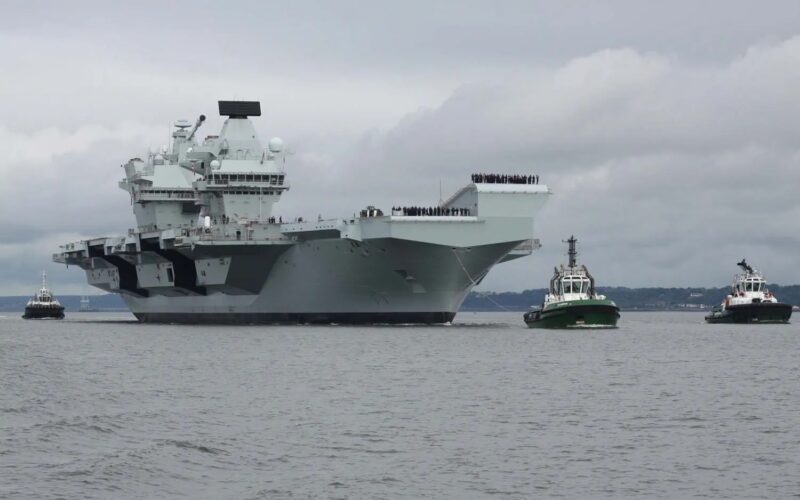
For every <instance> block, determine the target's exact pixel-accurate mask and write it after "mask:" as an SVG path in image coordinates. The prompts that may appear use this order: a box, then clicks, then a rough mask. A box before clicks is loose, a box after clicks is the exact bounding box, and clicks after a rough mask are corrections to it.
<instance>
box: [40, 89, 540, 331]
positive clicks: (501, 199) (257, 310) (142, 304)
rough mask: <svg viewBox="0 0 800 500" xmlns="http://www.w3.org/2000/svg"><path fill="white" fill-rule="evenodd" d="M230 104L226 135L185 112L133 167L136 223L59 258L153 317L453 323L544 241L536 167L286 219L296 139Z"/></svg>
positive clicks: (225, 110)
mask: <svg viewBox="0 0 800 500" xmlns="http://www.w3.org/2000/svg"><path fill="white" fill-rule="evenodd" d="M219 112H220V115H222V116H226V117H227V119H226V120H225V122H224V125H223V127H222V130H221V132H220V133H219V135H210V136H207V137H206V138H205V140H203V141H202V142H198V141H197V140H196V134H197V131H198V129H199V128H200V126H201V125H202V124H203V122H204V121H205V116H203V115H201V116H200V117H199V118H198V119H197V120H196V121H195V123H194V124H191V123H190V122H188V121H185V120H181V121H178V122H177V123H176V124H175V128H174V130H173V132H172V144H171V146H170V147H164V148H162V150H161V151H160V152H158V153H151V154H149V155H148V156H147V157H146V158H145V159H140V158H133V159H131V160H129V161H128V162H127V163H125V164H124V165H123V167H124V170H125V178H124V179H123V180H122V181H121V182H120V187H121V188H122V189H124V190H125V191H127V192H128V193H129V195H130V197H131V203H132V206H133V212H134V215H135V216H136V221H137V227H136V228H134V229H130V230H128V232H127V234H125V235H122V236H116V237H103V238H94V239H88V240H82V241H77V242H73V243H69V244H66V245H63V246H62V247H61V251H60V252H59V253H57V254H55V255H54V256H53V259H54V260H55V261H56V262H60V263H64V264H67V265H76V266H79V267H80V268H82V269H83V270H85V272H86V276H87V279H88V282H89V284H91V285H93V286H95V287H98V288H100V289H102V290H105V291H107V292H112V293H120V294H121V295H122V297H123V299H124V300H125V302H126V303H127V305H128V307H129V308H130V309H131V312H133V314H134V315H135V316H136V317H137V318H138V319H139V320H140V321H145V322H180V323H207V322H212V323H337V322H339V323H444V322H449V321H451V320H452V319H453V317H454V316H455V314H456V311H457V310H458V308H459V306H460V305H461V302H462V301H463V300H464V298H465V296H466V295H467V293H469V291H470V290H471V289H472V287H474V286H475V285H476V284H477V283H479V282H480V281H481V280H482V279H483V278H484V276H485V275H486V274H487V273H488V272H489V270H490V269H491V268H492V267H493V266H494V265H495V264H498V263H501V262H505V261H508V260H512V259H515V258H519V257H523V256H526V255H529V254H530V253H531V252H532V251H533V250H534V249H535V248H537V247H538V241H537V240H535V239H534V238H533V222H534V217H535V215H536V214H537V212H538V211H539V209H540V208H541V206H542V205H543V204H544V202H545V200H546V199H547V197H548V195H549V193H550V191H549V189H548V188H547V186H546V185H542V184H539V183H538V177H537V176H533V175H531V176H521V175H508V176H503V175H491V176H487V175H483V174H480V175H473V176H472V180H473V182H471V183H469V184H467V185H465V186H464V187H462V188H461V189H459V190H458V191H457V192H456V193H455V194H454V195H453V196H451V197H450V198H449V199H448V200H447V201H445V202H442V203H440V204H439V205H438V206H436V207H428V208H422V207H405V208H401V207H393V208H392V209H391V210H388V209H387V210H386V213H384V211H383V210H381V209H379V208H376V207H374V206H369V207H367V208H366V209H363V210H360V211H357V212H358V213H359V214H360V215H359V216H354V217H351V218H340V219H322V218H321V217H318V218H315V220H304V219H303V218H300V217H297V218H294V219H292V220H286V219H285V218H284V217H283V216H282V215H280V216H279V215H277V214H276V212H275V204H276V203H277V202H278V201H279V200H280V198H281V196H283V195H284V194H285V193H286V192H287V191H288V190H289V187H290V185H289V183H288V180H287V175H286V172H285V162H286V155H285V151H284V145H283V141H281V140H280V139H278V138H273V139H271V140H270V141H268V143H267V146H266V147H264V145H263V144H262V142H261V141H260V140H259V139H258V134H257V132H256V130H255V127H254V125H253V122H252V121H251V119H250V117H254V116H260V115H261V109H260V104H259V103H258V102H254V101H245V102H242V101H220V102H219Z"/></svg>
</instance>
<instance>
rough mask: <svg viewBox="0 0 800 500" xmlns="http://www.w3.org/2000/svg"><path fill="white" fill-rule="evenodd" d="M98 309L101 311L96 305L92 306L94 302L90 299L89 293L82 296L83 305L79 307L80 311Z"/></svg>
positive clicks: (95, 310)
mask: <svg viewBox="0 0 800 500" xmlns="http://www.w3.org/2000/svg"><path fill="white" fill-rule="evenodd" d="M97 311H99V309H97V308H96V307H92V303H91V302H90V301H89V297H88V296H87V295H84V296H83V297H81V305H80V307H79V308H78V312H82V313H85V312H97Z"/></svg>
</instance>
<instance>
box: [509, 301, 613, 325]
mask: <svg viewBox="0 0 800 500" xmlns="http://www.w3.org/2000/svg"><path fill="white" fill-rule="evenodd" d="M619 317H620V315H619V307H617V305H616V304H614V302H612V301H610V300H575V301H567V302H557V303H555V304H548V305H547V306H546V307H545V308H544V309H542V310H536V311H531V312H528V313H526V314H525V316H523V318H524V320H525V323H526V324H527V325H528V327H529V328H616V326H617V321H618V320H619Z"/></svg>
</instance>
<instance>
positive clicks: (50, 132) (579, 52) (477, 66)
mask: <svg viewBox="0 0 800 500" xmlns="http://www.w3.org/2000/svg"><path fill="white" fill-rule="evenodd" d="M753 5H754V4H752V3H751V2H716V1H715V2H703V3H702V4H697V3H696V2H669V3H666V2H665V3H663V4H653V3H652V2H648V3H642V2H612V3H607V4H603V5H601V4H599V3H597V2H585V3H581V2H577V3H572V2H571V3H569V4H563V3H561V4H558V3H551V2H518V3H515V2H503V3H500V4H498V3H496V2H494V3H490V2H466V3H465V2H459V3H457V4H447V3H436V4H430V3H429V2H427V3H423V2H404V3H403V4H397V5H393V6H387V5H385V4H364V3H363V2H359V3H356V2H344V3H341V2H337V3H336V4H333V3H318V4H317V3H305V2H292V3H290V4H274V5H264V4H262V3H260V2H259V3H256V2H243V3H238V4H232V5H226V6H225V7H224V8H219V7H217V6H216V4H212V3H206V4H197V3H194V2H193V3H185V4H182V3H168V4H163V3H153V4H150V5H147V4H135V5H134V4H128V5H111V4H107V3H102V4H101V3H92V2H85V3H77V4H76V3H72V4H70V5H66V4H65V5H63V6H62V5H60V4H52V3H33V4H30V3H29V4H25V5H23V4H15V5H11V6H7V9H6V11H5V12H4V16H3V19H2V20H0V27H2V30H0V57H3V60H4V69H5V74H4V78H3V79H2V80H0V94H1V95H2V96H3V99H2V100H0V156H2V157H3V158H4V162H3V163H2V164H0V174H2V178H1V179H0V225H2V226H3V227H5V228H6V229H4V233H2V238H3V240H2V241H0V268H2V269H4V271H3V275H2V277H3V279H2V283H3V287H4V288H2V289H0V293H2V292H4V293H9V292H20V291H21V292H25V293H27V291H28V288H27V286H24V285H25V283H27V282H29V280H28V278H27V276H28V275H30V274H33V275H34V277H35V275H36V274H37V273H38V269H40V268H41V267H43V266H48V268H49V269H50V272H51V273H52V274H53V279H54V280H56V281H55V282H54V284H55V285H58V286H62V287H64V288H68V287H70V286H72V287H76V288H79V287H81V286H82V285H80V283H81V282H82V276H81V275H80V273H79V272H77V271H75V270H69V271H66V270H63V268H55V269H54V268H53V267H52V266H51V265H50V264H49V258H50V253H52V252H53V251H55V250H56V248H57V245H58V244H59V243H63V242H64V241H67V240H66V239H64V238H68V237H75V238H77V237H79V236H93V235H105V234H115V233H120V232H122V231H124V230H125V229H126V228H127V227H129V226H130V225H132V223H133V218H132V215H131V212H130V206H129V201H128V199H127V197H126V195H125V193H123V192H122V191H120V190H118V189H117V187H116V181H117V180H118V178H119V177H120V176H121V170H120V169H119V167H118V166H119V165H120V164H121V163H123V162H124V161H125V160H126V159H127V158H129V157H132V156H138V155H142V154H144V153H145V151H146V149H147V147H153V148H157V147H159V146H160V145H161V144H163V143H164V142H165V141H166V138H167V131H168V125H169V123H170V122H171V121H173V120H174V119H176V118H192V117H193V116H195V115H197V114H199V113H205V114H207V115H209V116H210V119H209V121H208V123H207V124H206V125H205V126H204V129H203V131H202V132H203V133H205V132H206V131H207V132H208V133H213V132H214V131H215V129H218V127H219V125H220V123H221V121H220V119H219V118H218V117H215V116H214V115H215V113H214V107H215V101H216V99H218V98H228V97H233V98H237V97H238V98H256V99H261V100H262V102H263V103H264V109H265V114H264V117H263V118H262V119H261V120H259V121H258V122H257V129H258V130H259V132H260V133H261V134H262V135H263V137H264V138H267V137H269V136H272V135H280V136H282V137H284V139H286V140H287V143H288V144H289V145H290V147H291V149H292V150H293V151H294V152H295V154H294V155H293V156H291V157H290V158H289V161H288V172H289V175H290V180H291V182H292V186H293V187H292V190H291V191H290V192H289V194H288V195H287V196H286V198H285V200H284V201H282V203H281V204H280V206H279V207H278V209H277V210H278V212H279V213H281V214H283V215H286V216H295V215H304V216H308V217H313V216H316V215H317V214H318V213H319V214H322V215H323V216H343V215H349V214H351V213H353V212H356V211H358V210H359V209H360V208H362V207H363V206H364V205H366V204H378V205H380V206H384V207H388V206H391V205H394V204H426V205H427V204H432V203H435V202H436V201H437V200H438V198H439V182H440V181H441V183H442V186H443V190H444V195H445V196H447V194H448V192H449V191H452V190H453V189H456V188H457V187H459V186H460V185H461V184H463V183H464V182H465V181H467V180H468V175H469V174H470V173H472V172H474V171H508V172H531V171H533V172H536V173H539V174H541V175H542V177H543V179H544V180H546V181H547V182H548V184H550V185H551V187H552V188H553V190H554V191H555V194H554V196H552V199H551V200H550V203H549V204H548V206H547V207H546V208H545V210H544V211H543V212H542V214H541V217H540V218H539V219H538V220H537V227H536V233H537V236H539V237H541V238H542V241H543V244H544V248H543V249H542V250H541V251H540V252H537V254H535V255H534V256H533V257H532V258H529V259H521V260H519V261H514V262H512V263H508V264H504V265H502V266H498V267H497V268H496V269H495V270H494V271H493V272H492V273H490V275H489V276H488V277H487V279H486V280H485V281H484V283H483V285H482V286H483V288H484V289H497V290H503V289H523V288H531V287H538V286H542V284H543V283H546V279H547V277H548V273H549V272H550V270H551V269H552V266H553V265H554V264H555V263H557V262H560V261H561V260H563V258H564V257H563V253H564V252H563V248H562V247H563V245H562V244H561V243H560V240H561V239H563V238H566V237H568V236H569V235H570V234H572V233H574V234H576V236H578V237H579V239H580V241H581V250H582V252H583V253H582V255H581V258H582V259H584V260H585V261H586V262H587V264H589V265H590V266H592V267H593V273H594V274H596V275H597V277H598V279H600V280H601V281H602V282H603V283H606V284H610V285H632V286H635V285H681V286H683V285H715V286H716V285H719V284H721V283H726V282H727V281H728V279H729V277H730V274H731V273H732V272H733V271H734V269H733V264H734V263H735V261H737V260H738V259H740V258H741V257H742V256H747V257H748V258H749V259H751V261H752V262H753V263H754V264H755V265H756V266H757V267H760V268H762V270H763V271H764V272H765V273H767V276H768V277H769V278H771V279H772V280H774V281H778V282H781V283H792V282H798V280H800V275H799V274H798V270H797V269H798V268H797V266H796V262H795V260H796V248H797V246H798V243H800V242H799V241H798V236H797V234H798V232H797V222H796V221H797V220H798V219H799V218H800V211H799V210H800V209H799V208H798V204H797V203H796V201H795V198H796V196H795V195H794V194H793V191H792V186H796V185H798V184H800V182H798V181H800V177H798V176H799V175H800V173H799V172H800V169H798V163H799V162H800V151H798V147H797V144H800V141H798V139H800V138H799V137H798V134H799V133H800V132H798V129H797V127H796V126H795V122H796V120H797V116H798V115H800V113H799V112H800V109H799V108H800V95H798V94H799V93H800V91H798V89H800V69H798V68H800V64H798V63H799V62H800V41H799V40H798V39H797V38H793V37H794V36H795V35H796V34H797V32H796V26H797V25H798V21H800V19H798V17H799V16H800V13H798V9H796V6H795V4H794V3H793V2H771V3H770V4H769V5H761V6H759V8H758V9H755V8H754V7H753ZM626 47H627V48H626ZM43 211H44V212H45V214H44V215H43ZM12 226H13V229H9V228H12ZM25 228H30V231H25ZM64 233H70V234H69V235H67V236H64ZM59 235H60V236H59ZM34 281H35V279H34ZM19 287H22V290H19V289H18V288H19Z"/></svg>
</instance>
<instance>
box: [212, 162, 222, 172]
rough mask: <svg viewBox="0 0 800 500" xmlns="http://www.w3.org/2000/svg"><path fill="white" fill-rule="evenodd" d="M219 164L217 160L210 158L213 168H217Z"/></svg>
mask: <svg viewBox="0 0 800 500" xmlns="http://www.w3.org/2000/svg"><path fill="white" fill-rule="evenodd" d="M219 166H220V162H219V160H211V168H213V169H214V170H218V169H219Z"/></svg>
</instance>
